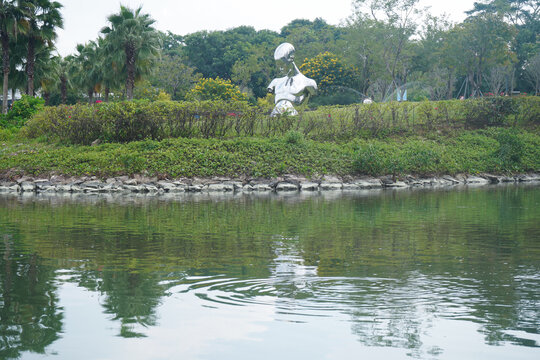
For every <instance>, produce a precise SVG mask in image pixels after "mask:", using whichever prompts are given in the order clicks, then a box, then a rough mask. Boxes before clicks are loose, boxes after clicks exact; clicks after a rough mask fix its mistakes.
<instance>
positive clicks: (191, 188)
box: [186, 184, 204, 192]
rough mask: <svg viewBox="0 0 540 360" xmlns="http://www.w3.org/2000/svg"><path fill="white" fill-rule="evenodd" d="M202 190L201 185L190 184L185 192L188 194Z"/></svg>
mask: <svg viewBox="0 0 540 360" xmlns="http://www.w3.org/2000/svg"><path fill="white" fill-rule="evenodd" d="M203 188H204V185H203V184H191V185H190V186H188V187H187V189H186V191H190V192H201V191H202V190H203Z"/></svg>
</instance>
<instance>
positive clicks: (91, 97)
mask: <svg viewBox="0 0 540 360" xmlns="http://www.w3.org/2000/svg"><path fill="white" fill-rule="evenodd" d="M87 94H88V103H89V104H90V105H92V100H93V99H94V89H92V90H88V92H87Z"/></svg>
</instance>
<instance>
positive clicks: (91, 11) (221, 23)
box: [56, 0, 477, 56]
mask: <svg viewBox="0 0 540 360" xmlns="http://www.w3.org/2000/svg"><path fill="white" fill-rule="evenodd" d="M57 1H59V2H60V3H62V5H64V8H63V9H62V15H63V17H64V29H60V30H59V31H58V40H57V42H56V45H57V48H58V52H59V53H60V54H61V55H63V56H65V55H68V54H70V53H73V52H75V46H76V45H77V44H78V43H85V42H87V41H89V40H94V39H96V38H97V37H98V35H99V31H100V30H101V28H102V27H103V26H105V25H107V16H108V15H110V14H112V13H116V12H118V11H119V9H120V4H123V5H126V6H128V7H131V8H136V7H138V6H139V5H142V7H143V12H144V13H148V14H150V15H151V16H152V18H153V19H154V20H156V23H155V24H154V26H155V28H157V29H158V30H161V31H167V30H169V31H171V32H173V33H174V34H179V35H186V34H189V33H193V32H195V31H199V30H226V29H229V28H233V27H236V26H240V25H251V26H253V27H254V28H255V29H257V30H261V29H270V30H274V31H279V30H280V29H281V28H282V27H283V26H285V25H287V24H288V23H289V22H290V21H291V20H294V19H299V18H301V19H309V20H313V19H315V18H317V17H321V18H323V19H325V20H326V21H327V22H328V23H330V24H334V25H338V24H339V23H340V22H341V20H343V19H345V18H347V17H348V16H350V15H351V13H352V5H351V3H352V1H351V0H270V1H269V0H262V1H261V0H121V1H120V0H92V1H89V0H57ZM474 1H475V0H452V1H443V0H421V4H422V5H423V6H430V7H431V12H432V13H433V14H434V15H441V14H442V13H446V14H448V15H449V16H450V19H451V20H453V21H455V22H457V21H462V20H463V19H464V18H465V15H464V13H463V12H464V11H465V10H470V9H471V8H472V7H473V3H474ZM476 1H477V0H476Z"/></svg>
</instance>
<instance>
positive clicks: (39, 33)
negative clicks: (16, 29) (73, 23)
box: [21, 0, 63, 96]
mask: <svg viewBox="0 0 540 360" xmlns="http://www.w3.org/2000/svg"><path fill="white" fill-rule="evenodd" d="M21 4H22V6H23V11H24V16H25V25H24V26H25V27H26V32H25V38H26V40H27V51H28V52H27V56H26V74H27V76H28V84H27V89H28V90H27V93H28V95H31V96H33V95H34V76H35V63H36V49H37V48H38V47H40V46H48V47H50V48H52V47H53V41H54V40H55V39H56V36H57V34H56V29H57V28H62V26H63V19H62V15H61V13H60V9H61V8H62V4H60V3H59V2H57V1H49V0H25V1H23V2H21Z"/></svg>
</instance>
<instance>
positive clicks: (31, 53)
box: [26, 36, 36, 96]
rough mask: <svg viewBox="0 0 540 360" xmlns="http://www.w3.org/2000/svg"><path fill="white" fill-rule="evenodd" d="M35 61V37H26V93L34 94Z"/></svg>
mask: <svg viewBox="0 0 540 360" xmlns="http://www.w3.org/2000/svg"><path fill="white" fill-rule="evenodd" d="M35 62H36V49H35V39H34V38H33V37H32V36H30V38H29V39H28V56H27V59H26V74H27V75H28V95H30V96H34V64H35Z"/></svg>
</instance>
